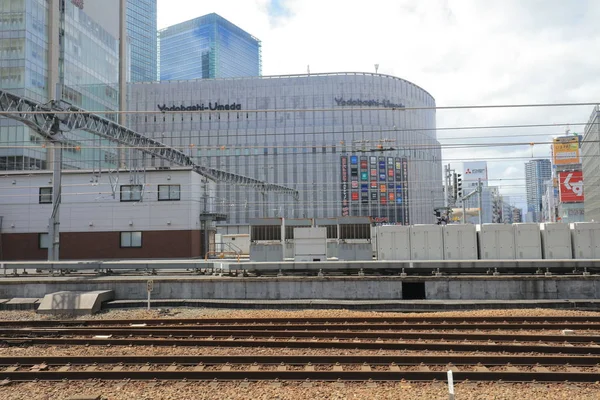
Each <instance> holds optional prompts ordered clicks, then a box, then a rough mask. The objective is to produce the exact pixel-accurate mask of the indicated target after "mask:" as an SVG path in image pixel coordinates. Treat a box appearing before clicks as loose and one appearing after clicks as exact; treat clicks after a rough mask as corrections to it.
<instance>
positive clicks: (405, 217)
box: [402, 158, 410, 225]
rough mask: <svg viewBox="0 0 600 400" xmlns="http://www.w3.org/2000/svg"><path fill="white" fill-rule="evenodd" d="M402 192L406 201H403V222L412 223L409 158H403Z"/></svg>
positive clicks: (405, 223)
mask: <svg viewBox="0 0 600 400" xmlns="http://www.w3.org/2000/svg"><path fill="white" fill-rule="evenodd" d="M402 193H403V197H404V201H403V202H402V212H403V215H402V224H404V225H408V224H410V215H409V214H408V160H407V159H406V158H403V159H402Z"/></svg>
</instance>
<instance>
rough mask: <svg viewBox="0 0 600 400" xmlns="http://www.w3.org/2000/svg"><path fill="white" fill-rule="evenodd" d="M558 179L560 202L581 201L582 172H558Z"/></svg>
mask: <svg viewBox="0 0 600 400" xmlns="http://www.w3.org/2000/svg"><path fill="white" fill-rule="evenodd" d="M558 181H559V184H560V187H559V199H560V201H561V202H562V203H583V172H581V171H572V172H559V174H558Z"/></svg>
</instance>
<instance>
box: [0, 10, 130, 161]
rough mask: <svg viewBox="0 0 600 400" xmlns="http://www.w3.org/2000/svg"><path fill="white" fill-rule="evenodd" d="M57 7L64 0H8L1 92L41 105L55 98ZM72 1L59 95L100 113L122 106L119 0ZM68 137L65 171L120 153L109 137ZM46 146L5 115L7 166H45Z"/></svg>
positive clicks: (2, 155)
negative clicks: (53, 31) (51, 78)
mask: <svg viewBox="0 0 600 400" xmlns="http://www.w3.org/2000/svg"><path fill="white" fill-rule="evenodd" d="M52 4H56V5H58V0H51V1H48V0H0V89H2V90H6V91H9V92H11V93H14V94H17V95H20V96H24V97H26V98H29V99H31V100H34V101H37V102H41V103H45V102H48V101H49V100H54V99H50V98H49V88H48V85H49V73H50V72H49V71H50V69H51V68H50V66H49V64H48V63H49V58H50V57H49V52H50V47H51V45H52V44H51V43H50V41H49V38H48V32H49V23H50V21H49V19H50V15H51V13H50V7H51V6H52ZM64 5H65V7H64V14H63V16H62V17H64V21H63V22H62V26H63V27H64V29H63V30H62V32H63V33H64V36H63V40H62V43H63V47H62V49H61V56H60V57H59V64H60V66H59V68H58V69H59V71H60V73H59V75H60V78H59V80H60V81H61V82H62V83H61V84H59V87H58V88H57V93H58V95H57V96H58V97H59V99H58V100H63V101H65V102H68V103H70V104H73V105H75V106H78V107H82V108H84V109H87V110H90V111H96V112H100V113H103V112H108V113H110V111H114V110H117V109H118V64H119V63H118V61H119V56H118V39H117V38H118V33H119V29H118V28H119V27H118V23H119V22H118V21H119V1H118V0H105V1H102V2H97V1H96V2H87V1H86V2H83V1H80V0H70V1H69V0H67V1H65V2H64ZM57 7H58V6H57ZM57 18H58V19H60V18H61V16H60V13H57ZM54 22H55V23H56V24H60V23H61V22H60V21H58V20H57V21H54ZM54 46H57V48H58V43H55V44H54ZM105 115H106V116H107V117H109V118H113V119H114V114H113V115H111V114H105ZM65 136H66V137H67V138H69V139H70V143H67V144H66V146H65V151H64V154H63V163H64V167H65V168H86V167H90V166H92V165H93V163H96V164H97V165H98V166H99V167H100V166H104V167H109V166H113V165H115V162H116V158H115V155H116V152H114V151H112V150H111V149H107V147H110V144H109V143H108V142H106V141H103V140H102V141H101V140H100V139H98V138H96V137H94V136H93V135H91V134H89V133H87V132H83V131H72V132H66V133H65ZM45 147H46V146H44V139H43V138H42V137H41V136H40V135H39V134H38V133H36V132H35V131H33V130H32V129H30V128H28V127H26V126H25V125H23V124H22V123H20V122H17V121H14V120H11V119H8V118H2V117H0V170H12V169H16V170H21V169H25V170H27V169H45V168H46V167H47V156H48V155H47V153H46V148H45ZM101 147H102V148H103V149H100V148H101Z"/></svg>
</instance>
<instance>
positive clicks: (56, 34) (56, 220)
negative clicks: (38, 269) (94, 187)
mask: <svg viewBox="0 0 600 400" xmlns="http://www.w3.org/2000/svg"><path fill="white" fill-rule="evenodd" d="M48 7H49V13H48V18H49V21H48V31H49V32H48V38H49V46H48V81H49V82H48V97H49V98H50V101H51V102H57V101H58V100H60V99H61V98H62V84H63V80H64V45H63V43H64V26H65V24H64V22H65V10H64V6H63V5H62V4H61V1H60V0H51V1H50V2H49V3H48ZM61 36H63V37H62V38H61ZM59 129H60V126H59V124H58V121H57V122H56V123H55V125H54V126H53V127H52V130H53V132H54V135H57V134H59V133H60V132H59ZM47 152H48V156H47V161H48V164H51V165H52V213H51V214H50V219H49V220H48V241H49V243H48V261H58V260H59V259H60V254H59V253H60V199H61V196H60V194H61V193H60V191H61V180H62V179H61V177H62V143H61V142H60V141H52V142H51V145H50V146H49V147H48V149H47Z"/></svg>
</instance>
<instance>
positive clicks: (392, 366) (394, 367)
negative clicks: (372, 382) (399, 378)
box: [390, 363, 400, 372]
mask: <svg viewBox="0 0 600 400" xmlns="http://www.w3.org/2000/svg"><path fill="white" fill-rule="evenodd" d="M390 371H392V372H400V367H398V366H397V365H396V363H391V364H390Z"/></svg>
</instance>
